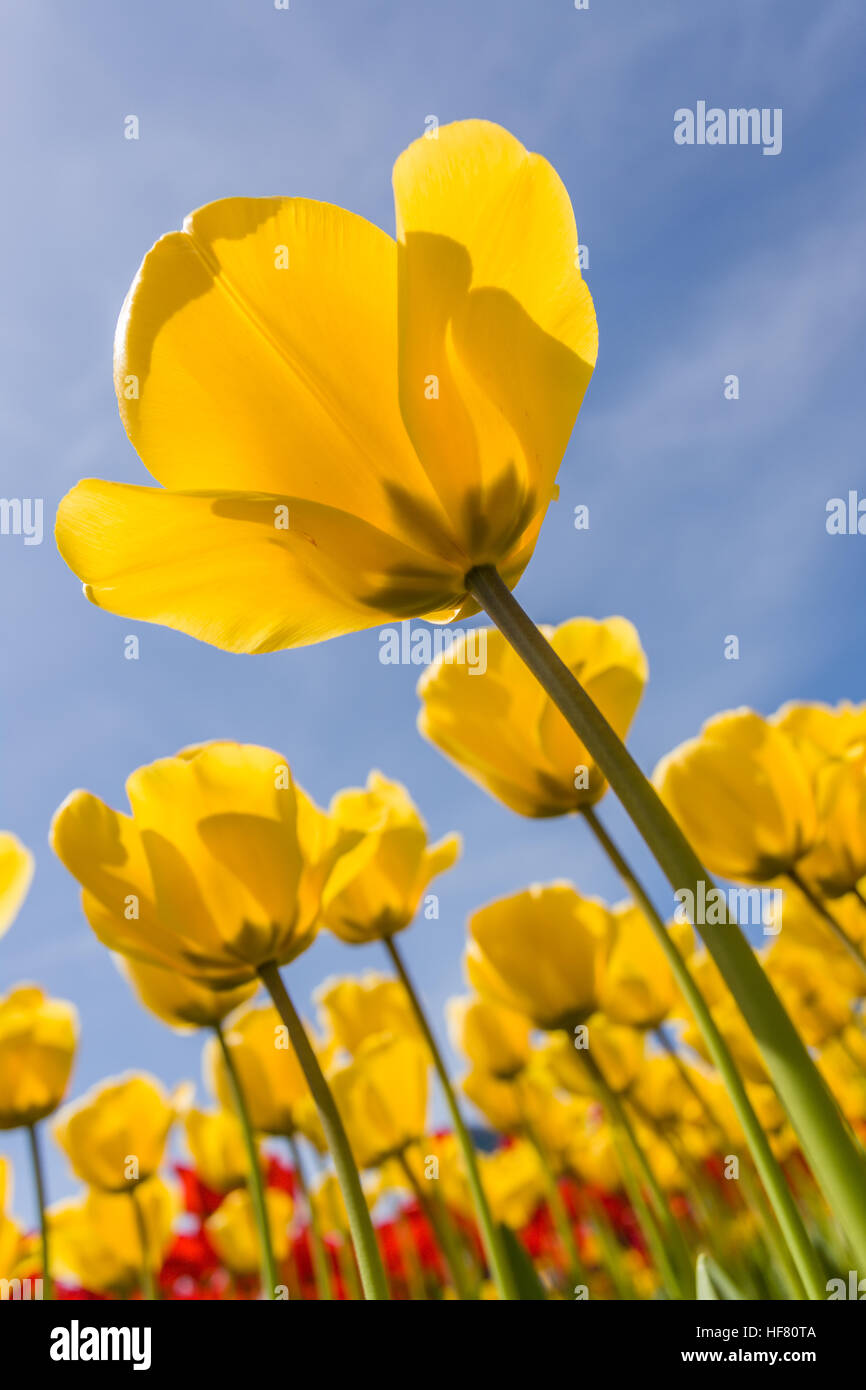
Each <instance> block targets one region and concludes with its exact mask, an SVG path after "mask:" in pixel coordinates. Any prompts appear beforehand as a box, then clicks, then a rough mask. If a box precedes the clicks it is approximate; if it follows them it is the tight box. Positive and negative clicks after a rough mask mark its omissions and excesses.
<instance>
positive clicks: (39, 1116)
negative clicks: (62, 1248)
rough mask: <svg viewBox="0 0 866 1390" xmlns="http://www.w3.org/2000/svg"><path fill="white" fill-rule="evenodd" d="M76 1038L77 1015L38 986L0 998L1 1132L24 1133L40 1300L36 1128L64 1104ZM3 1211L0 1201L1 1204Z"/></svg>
mask: <svg viewBox="0 0 866 1390" xmlns="http://www.w3.org/2000/svg"><path fill="white" fill-rule="evenodd" d="M77 1039H78V1015H77V1014H76V1011H75V1009H74V1008H73V1007H72V1005H71V1004H67V1003H66V1002H65V1001H64V1000H62V999H47V998H46V997H45V995H44V994H43V993H42V990H41V989H39V988H38V987H37V986H36V985H19V986H18V987H17V988H16V989H13V990H12V991H11V993H10V994H8V995H7V996H6V998H5V999H0V1129H19V1128H23V1129H26V1130H27V1136H28V1140H29V1146H30V1161H31V1165H32V1168H33V1181H34V1186H35V1189H36V1205H37V1209H38V1212H39V1221H40V1228H41V1239H42V1271H43V1282H44V1295H45V1297H46V1298H49V1299H50V1298H53V1296H54V1288H53V1283H52V1278H51V1261H50V1255H49V1239H48V1223H47V1218H46V1214H45V1178H44V1174H43V1164H42V1155H41V1145H40V1141H39V1136H38V1133H37V1128H36V1126H37V1125H38V1123H39V1121H40V1120H44V1119H45V1117H46V1116H47V1115H50V1114H52V1112H53V1111H54V1110H56V1109H57V1107H58V1105H59V1104H60V1102H61V1101H62V1099H63V1097H64V1095H65V1093H66V1088H67V1086H68V1085H69V1077H70V1074H71V1072H72V1064H73V1061H74V1058H75V1047H76V1042H77ZM0 1211H2V1202H0Z"/></svg>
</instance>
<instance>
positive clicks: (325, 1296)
mask: <svg viewBox="0 0 866 1390" xmlns="http://www.w3.org/2000/svg"><path fill="white" fill-rule="evenodd" d="M287 1137H288V1140H289V1148H290V1149H291V1151H292V1164H293V1165H294V1169H295V1177H296V1179H297V1183H298V1187H299V1188H300V1192H301V1196H302V1197H303V1199H304V1205H305V1207H306V1208H307V1218H308V1220H309V1223H310V1253H311V1254H312V1257H313V1271H314V1273H315V1276H316V1292H317V1294H318V1295H319V1302H320V1303H330V1302H331V1301H332V1294H331V1271H330V1266H329V1264H328V1252H327V1250H326V1249H325V1242H324V1241H323V1240H322V1232H321V1231H320V1230H319V1222H318V1218H317V1216H316V1210H315V1207H314V1206H313V1201H312V1198H311V1197H310V1188H309V1184H308V1182H307V1175H306V1173H305V1172H304V1163H303V1159H302V1158H301V1146H300V1144H299V1143H298V1138H297V1135H295V1134H290V1135H288V1136H287Z"/></svg>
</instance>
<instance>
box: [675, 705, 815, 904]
mask: <svg viewBox="0 0 866 1390" xmlns="http://www.w3.org/2000/svg"><path fill="white" fill-rule="evenodd" d="M654 780H655V782H656V785H657V787H658V790H659V794H660V795H661V798H662V800H663V801H664V802H665V803H666V804H667V806H668V809H669V810H670V811H671V813H672V815H673V817H674V819H675V820H676V821H678V823H679V825H680V827H681V828H682V829H683V830H684V831H685V833H686V835H687V836H688V838H689V839H690V840H691V842H692V844H693V845H694V848H695V850H696V851H697V853H698V854H699V855H700V857H701V859H702V860H703V862H704V863H705V864H706V866H707V868H708V869H709V870H710V872H711V873H717V874H720V875H721V876H722V877H723V878H730V879H736V880H739V881H742V882H746V883H764V882H767V881H768V880H770V879H773V878H777V877H778V876H780V875H781V874H785V873H787V872H788V871H789V870H790V869H791V868H793V867H794V866H795V865H796V863H797V861H798V860H799V859H801V858H802V857H803V855H804V854H806V853H807V851H808V850H809V849H811V847H812V846H813V845H814V843H815V841H816V839H817V836H818V819H817V811H816V807H815V797H814V792H813V789H812V782H811V778H810V776H809V774H808V772H807V770H806V769H805V767H804V766H803V763H802V760H801V759H800V757H799V755H798V751H797V747H796V745H795V743H794V742H793V741H792V739H791V738H789V737H788V735H787V734H786V733H785V732H784V731H783V730H781V729H779V728H777V727H776V726H774V725H773V724H769V723H768V722H767V721H766V720H765V719H762V718H761V716H760V715H758V714H755V713H753V712H752V710H747V709H739V710H733V711H731V712H729V713H726V714H718V715H716V716H715V718H713V719H710V720H708V721H707V723H706V724H705V725H704V726H703V728H702V730H701V733H700V736H699V737H698V738H694V739H690V740H689V741H688V742H686V743H683V744H681V745H680V746H679V748H675V749H674V751H673V752H672V753H669V754H668V755H667V757H665V758H663V759H662V761H661V762H660V763H659V765H658V767H657V768H656V770H655V774H654Z"/></svg>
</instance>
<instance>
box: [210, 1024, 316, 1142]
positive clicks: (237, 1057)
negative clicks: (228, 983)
mask: <svg viewBox="0 0 866 1390" xmlns="http://www.w3.org/2000/svg"><path fill="white" fill-rule="evenodd" d="M224 1036H225V1043H226V1046H227V1048H228V1051H229V1054H230V1057H231V1060H232V1062H233V1063H234V1068H235V1071H236V1073H237V1078H238V1082H239V1085H240V1089H241V1090H242V1092H243V1095H244V1099H245V1102H246V1106H247V1110H248V1112H249V1117H250V1123H251V1125H252V1128H253V1129H254V1130H256V1131H257V1132H258V1133H260V1134H271V1135H275V1136H278V1137H281V1138H284V1139H288V1138H291V1137H292V1136H293V1135H294V1134H296V1133H297V1132H298V1130H299V1129H300V1128H301V1121H302V1120H303V1130H302V1132H303V1133H304V1134H305V1137H306V1138H308V1139H309V1140H310V1141H311V1142H313V1143H314V1144H315V1145H316V1147H317V1148H319V1149H320V1150H321V1151H324V1149H325V1147H326V1146H325V1141H324V1137H323V1135H322V1130H321V1125H320V1124H319V1123H318V1119H317V1117H316V1113H315V1109H312V1112H311V1111H310V1107H309V1105H308V1104H307V1103H308V1102H309V1100H310V1089H309V1086H308V1085H307V1081H306V1078H305V1076H304V1073H303V1069H302V1068H301V1065H300V1063H299V1062H298V1060H297V1058H296V1057H295V1055H294V1053H293V1052H292V1050H291V1048H290V1046H289V1040H288V1038H287V1036H286V1029H285V1026H284V1024H283V1022H282V1020H281V1018H280V1015H279V1014H278V1012H277V1010H276V1009H275V1008H274V1007H273V1006H271V1005H264V1006H249V1007H247V1008H245V1009H242V1010H241V1011H240V1012H239V1013H237V1014H235V1015H234V1017H233V1018H232V1019H231V1021H230V1024H229V1026H228V1028H227V1029H226V1031H225V1035H224ZM204 1066H205V1075H206V1077H207V1079H208V1083H209V1085H210V1087H211V1089H212V1090H213V1091H214V1093H215V1094H216V1095H217V1096H218V1098H219V1100H220V1103H221V1105H223V1106H224V1107H225V1109H226V1111H230V1110H231V1107H232V1103H233V1102H232V1087H231V1085H230V1078H229V1075H228V1073H227V1070H226V1062H225V1056H224V1053H223V1051H222V1050H221V1049H220V1048H218V1047H217V1046H216V1045H215V1044H214V1043H209V1044H208V1045H207V1047H206V1049H205V1055H204ZM302 1102H305V1104H304V1105H303V1106H302V1104H301V1103H302ZM302 1112H303V1113H302Z"/></svg>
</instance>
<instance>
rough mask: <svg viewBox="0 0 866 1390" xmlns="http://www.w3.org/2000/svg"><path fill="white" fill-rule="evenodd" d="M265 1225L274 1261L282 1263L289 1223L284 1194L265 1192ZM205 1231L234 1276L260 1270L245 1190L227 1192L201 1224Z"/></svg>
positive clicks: (289, 1202)
mask: <svg viewBox="0 0 866 1390" xmlns="http://www.w3.org/2000/svg"><path fill="white" fill-rule="evenodd" d="M265 1206H266V1207H267V1213H268V1226H269V1227H270V1232H271V1242H272V1245H273V1251H274V1258H275V1259H276V1261H277V1263H278V1264H279V1263H282V1261H283V1260H284V1259H285V1258H286V1256H287V1254H288V1253H289V1223H290V1221H291V1219H292V1211H293V1203H292V1199H291V1197H290V1196H289V1194H288V1193H287V1192H282V1191H281V1190H280V1189H278V1188H272V1187H269V1188H268V1189H267V1191H266V1193H265ZM204 1225H205V1230H206V1231H207V1234H208V1236H209V1238H210V1240H211V1242H212V1244H213V1246H214V1249H215V1250H216V1252H217V1254H218V1255H219V1257H220V1260H221V1261H222V1263H223V1264H224V1265H225V1267H226V1269H227V1270H228V1271H229V1272H230V1273H231V1274H234V1275H235V1276H240V1277H242V1278H243V1277H247V1278H248V1277H250V1276H251V1275H254V1274H258V1272H259V1270H260V1268H261V1250H260V1244H259V1233H258V1228H257V1226H256V1218H255V1212H254V1210H253V1204H252V1199H251V1198H250V1195H249V1193H248V1192H247V1191H245V1190H244V1189H238V1190H237V1191H235V1192H230V1193H229V1195H228V1196H227V1197H226V1198H225V1199H224V1200H223V1201H222V1202H220V1204H219V1206H218V1207H217V1209H216V1211H215V1212H214V1213H213V1215H212V1216H209V1217H208V1219H207V1221H206V1222H205V1223H204Z"/></svg>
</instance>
